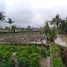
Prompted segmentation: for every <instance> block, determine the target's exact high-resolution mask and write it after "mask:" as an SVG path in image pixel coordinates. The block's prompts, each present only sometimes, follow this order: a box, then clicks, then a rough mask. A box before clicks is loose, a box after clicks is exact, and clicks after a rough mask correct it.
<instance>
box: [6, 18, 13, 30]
mask: <svg viewBox="0 0 67 67" xmlns="http://www.w3.org/2000/svg"><path fill="white" fill-rule="evenodd" d="M7 23H9V26H10V27H9V28H10V30H11V24H12V23H14V21H13V20H12V19H11V18H8V21H7Z"/></svg>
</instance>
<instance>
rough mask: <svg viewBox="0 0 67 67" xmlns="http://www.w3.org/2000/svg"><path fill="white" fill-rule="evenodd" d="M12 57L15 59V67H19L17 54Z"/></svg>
mask: <svg viewBox="0 0 67 67" xmlns="http://www.w3.org/2000/svg"><path fill="white" fill-rule="evenodd" d="M12 57H13V61H14V65H15V67H19V63H18V60H17V57H16V52H14V53H13V54H12Z"/></svg>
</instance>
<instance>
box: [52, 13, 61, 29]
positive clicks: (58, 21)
mask: <svg viewBox="0 0 67 67" xmlns="http://www.w3.org/2000/svg"><path fill="white" fill-rule="evenodd" d="M60 23H61V18H60V17H59V15H58V14H57V15H56V16H55V17H54V18H53V19H52V21H51V24H54V25H55V26H56V27H57V28H58V27H59V24H60Z"/></svg>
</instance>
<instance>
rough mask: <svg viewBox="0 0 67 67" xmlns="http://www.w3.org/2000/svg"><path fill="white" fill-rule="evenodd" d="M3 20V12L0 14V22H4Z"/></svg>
mask: <svg viewBox="0 0 67 67" xmlns="http://www.w3.org/2000/svg"><path fill="white" fill-rule="evenodd" d="M4 20H5V15H4V13H3V11H1V12H0V21H1V22H2V21H4Z"/></svg>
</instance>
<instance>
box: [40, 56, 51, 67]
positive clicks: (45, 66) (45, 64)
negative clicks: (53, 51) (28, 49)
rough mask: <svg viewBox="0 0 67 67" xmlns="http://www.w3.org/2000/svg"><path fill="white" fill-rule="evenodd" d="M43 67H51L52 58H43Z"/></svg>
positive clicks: (41, 63)
mask: <svg viewBox="0 0 67 67" xmlns="http://www.w3.org/2000/svg"><path fill="white" fill-rule="evenodd" d="M40 65H41V67H50V66H51V65H50V57H47V58H43V59H42V60H41V62H40Z"/></svg>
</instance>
